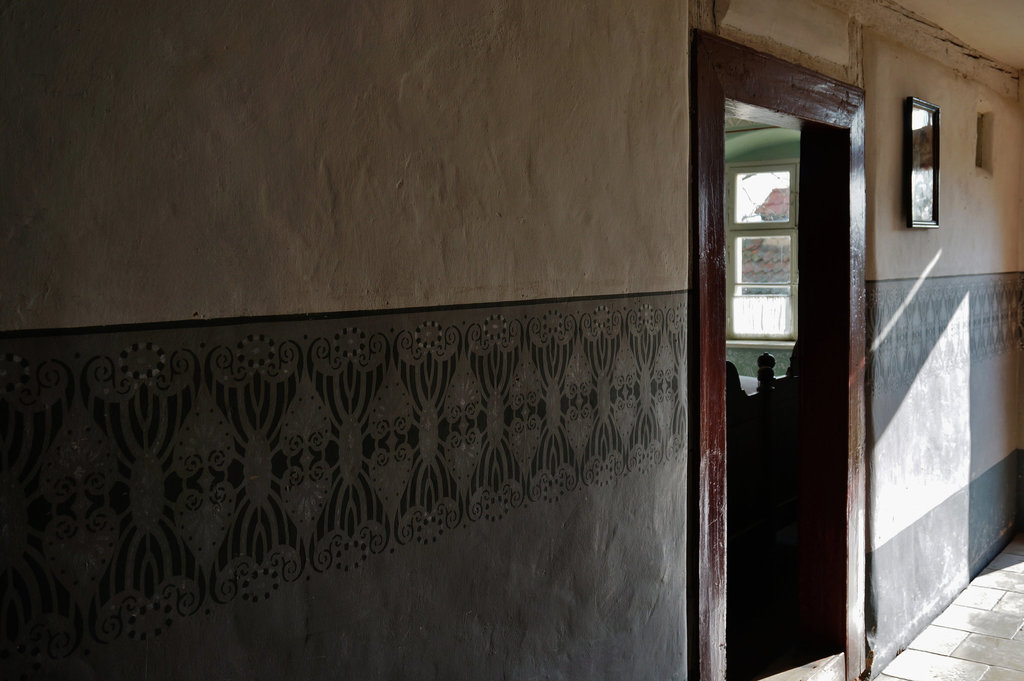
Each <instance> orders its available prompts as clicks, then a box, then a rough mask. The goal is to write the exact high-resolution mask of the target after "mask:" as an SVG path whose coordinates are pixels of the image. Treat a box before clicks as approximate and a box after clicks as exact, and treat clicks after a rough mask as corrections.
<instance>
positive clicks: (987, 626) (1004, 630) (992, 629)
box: [932, 605, 1021, 638]
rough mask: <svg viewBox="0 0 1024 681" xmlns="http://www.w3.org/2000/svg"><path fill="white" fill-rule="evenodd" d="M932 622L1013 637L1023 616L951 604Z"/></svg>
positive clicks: (976, 631)
mask: <svg viewBox="0 0 1024 681" xmlns="http://www.w3.org/2000/svg"><path fill="white" fill-rule="evenodd" d="M932 624H937V625H939V626H940V627H949V628H950V629H962V630H964V631H970V632H974V633H976V634H988V635H989V636H998V637H1001V638H1013V635H1014V634H1016V633H1017V630H1018V629H1020V625H1021V618H1019V617H1015V616H1014V615H1011V614H1009V613H1006V612H994V611H989V610H978V609H976V608H965V607H963V606H961V605H951V606H949V607H948V608H946V611H945V612H944V613H942V614H941V615H939V616H938V617H936V618H935V621H934V622H932Z"/></svg>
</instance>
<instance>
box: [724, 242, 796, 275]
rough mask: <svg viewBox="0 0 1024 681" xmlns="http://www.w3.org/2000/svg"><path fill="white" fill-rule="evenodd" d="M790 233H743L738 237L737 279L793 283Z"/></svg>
mask: <svg viewBox="0 0 1024 681" xmlns="http://www.w3.org/2000/svg"><path fill="white" fill-rule="evenodd" d="M791 241H792V239H791V238H790V237H788V236H741V237H738V238H737V239H736V253H737V263H736V271H737V273H738V276H737V277H736V281H737V283H743V284H789V283H790V276H791V273H792V266H793V246H792V243H791Z"/></svg>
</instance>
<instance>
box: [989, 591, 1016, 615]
mask: <svg viewBox="0 0 1024 681" xmlns="http://www.w3.org/2000/svg"><path fill="white" fill-rule="evenodd" d="M992 609H993V610H995V611H996V612H1007V613H1010V614H1011V615H1017V616H1018V617H1020V618H1021V619H1024V594H1019V593H1017V592H1015V591H1007V592H1006V595H1005V596H1003V597H1002V598H1000V599H999V602H998V603H996V605H995V607H994V608H992Z"/></svg>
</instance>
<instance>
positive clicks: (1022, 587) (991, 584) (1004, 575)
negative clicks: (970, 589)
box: [971, 570, 1024, 593]
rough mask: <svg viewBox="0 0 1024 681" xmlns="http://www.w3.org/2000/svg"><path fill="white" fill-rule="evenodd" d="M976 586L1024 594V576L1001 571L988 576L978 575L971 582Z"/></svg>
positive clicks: (990, 573)
mask: <svg viewBox="0 0 1024 681" xmlns="http://www.w3.org/2000/svg"><path fill="white" fill-rule="evenodd" d="M971 584H973V585H974V586H984V587H988V588H989V589H1002V590H1004V591H1016V592H1018V593H1024V574H1020V573H1017V572H1008V571H1006V570H999V571H997V572H989V573H987V574H983V575H978V576H977V577H975V578H974V581H973V582H971Z"/></svg>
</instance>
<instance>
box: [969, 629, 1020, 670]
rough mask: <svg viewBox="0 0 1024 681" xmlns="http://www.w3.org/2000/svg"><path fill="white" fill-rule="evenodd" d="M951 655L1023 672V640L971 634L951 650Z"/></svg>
mask: <svg viewBox="0 0 1024 681" xmlns="http://www.w3.org/2000/svg"><path fill="white" fill-rule="evenodd" d="M953 657H958V658H960V659H961V660H970V661H971V662H981V663H983V664H990V665H994V666H999V667H1006V668H1007V669H1013V670H1016V671H1021V672H1024V641H1009V640H1007V639H1005V638H996V637H994V636H983V635H981V634H971V635H969V636H968V637H967V638H966V639H964V642H963V643H961V644H960V645H959V646H957V649H956V650H954V651H953Z"/></svg>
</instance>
